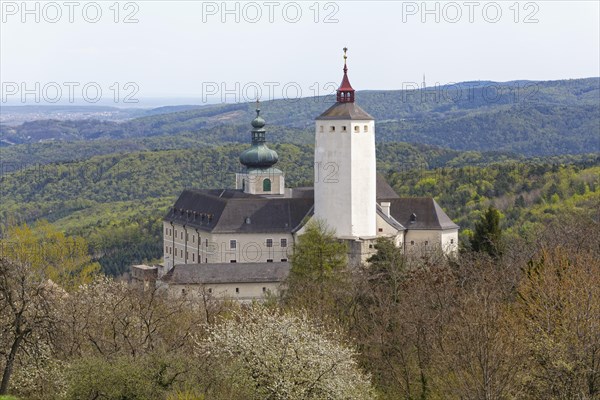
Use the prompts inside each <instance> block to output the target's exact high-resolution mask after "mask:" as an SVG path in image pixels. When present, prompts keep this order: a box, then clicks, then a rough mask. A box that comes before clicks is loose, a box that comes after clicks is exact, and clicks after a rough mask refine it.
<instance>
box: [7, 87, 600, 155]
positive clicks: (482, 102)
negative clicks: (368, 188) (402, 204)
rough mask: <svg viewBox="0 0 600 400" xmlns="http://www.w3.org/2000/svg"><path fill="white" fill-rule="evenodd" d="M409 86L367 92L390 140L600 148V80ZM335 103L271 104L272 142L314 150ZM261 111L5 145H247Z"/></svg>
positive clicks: (143, 120)
mask: <svg viewBox="0 0 600 400" xmlns="http://www.w3.org/2000/svg"><path fill="white" fill-rule="evenodd" d="M334 86H335V85H334ZM405 86H407V87H405V88H404V90H388V91H381V90H380V91H359V92H357V101H358V103H359V104H360V106H361V107H362V108H364V109H365V110H366V111H367V112H369V113H370V114H371V115H373V117H374V118H375V119H376V120H377V131H378V135H377V140H378V141H380V142H410V143H423V144H431V145H437V146H442V147H447V148H451V149H454V150H463V151H471V150H473V151H483V152H484V151H506V152H513V153H519V154H523V155H527V156H547V155H559V154H579V153H587V152H589V151H590V150H589V149H590V148H597V147H598V145H599V144H600V143H599V141H598V140H599V139H598V136H597V135H596V134H595V133H596V132H598V129H600V126H599V125H598V121H600V108H599V107H598V96H599V95H600V79H599V78H588V79H571V80H560V81H514V82H503V83H498V82H488V81H478V82H462V83H457V84H453V85H433V86H431V87H427V88H424V89H417V88H416V86H415V87H414V88H413V86H414V85H405ZM334 101H335V100H334V96H331V95H324V96H313V97H305V98H291V99H277V100H270V101H265V102H263V103H261V108H262V110H263V115H264V117H265V118H266V121H267V123H268V124H269V132H270V135H272V136H270V138H271V139H270V140H271V141H273V142H277V143H294V144H305V145H306V144H310V143H312V140H313V136H312V134H313V129H314V128H313V123H314V122H313V121H314V118H315V117H316V116H318V115H319V114H320V113H322V112H323V111H324V110H326V109H327V108H328V107H329V106H331V105H333V103H334ZM254 107H255V104H254V103H252V102H249V103H236V104H219V105H212V106H202V107H200V106H198V107H196V108H190V106H182V107H162V108H158V109H154V110H147V111H146V114H147V115H145V116H140V117H137V118H133V119H130V120H127V121H123V122H115V121H98V120H80V121H60V120H52V119H49V120H39V121H31V122H25V123H23V124H21V125H18V126H8V125H0V143H5V144H6V143H16V144H34V143H39V142H44V141H46V142H47V141H94V142H96V141H101V140H129V141H133V142H136V139H140V138H154V137H160V136H162V137H165V139H167V140H168V137H169V136H175V135H180V134H189V135H197V136H198V139H199V140H203V141H204V142H205V143H223V142H242V143H243V142H246V141H247V138H248V124H249V121H251V120H252V118H253V113H254V112H253V110H254ZM99 145H100V146H103V145H104V144H102V143H100V144H99ZM9 147H11V146H9Z"/></svg>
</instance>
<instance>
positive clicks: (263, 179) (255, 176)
mask: <svg viewBox="0 0 600 400" xmlns="http://www.w3.org/2000/svg"><path fill="white" fill-rule="evenodd" d="M265 125H266V122H265V120H264V119H263V117H261V116H260V108H258V100H257V101H256V118H254V119H253V120H252V146H251V147H250V148H249V149H247V150H245V151H244V152H242V154H240V163H242V165H244V167H245V169H246V170H245V172H242V173H237V174H235V186H236V189H242V190H243V191H244V192H245V193H250V194H259V195H267V196H268V195H275V196H278V195H283V194H284V190H285V176H284V174H283V172H282V171H281V170H279V169H277V168H273V166H274V165H275V164H277V161H278V159H279V158H278V156H277V152H276V151H275V150H271V149H269V148H268V147H267V144H266V141H267V140H266V138H265V133H266V130H265Z"/></svg>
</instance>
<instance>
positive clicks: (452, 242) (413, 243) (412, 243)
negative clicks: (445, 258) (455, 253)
mask: <svg viewBox="0 0 600 400" xmlns="http://www.w3.org/2000/svg"><path fill="white" fill-rule="evenodd" d="M423 243H424V244H425V246H427V245H428V244H429V240H426V241H425V242H423ZM450 244H454V239H450ZM410 245H411V246H414V245H415V241H414V240H411V241H410Z"/></svg>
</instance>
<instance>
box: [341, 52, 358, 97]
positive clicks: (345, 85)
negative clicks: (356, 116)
mask: <svg viewBox="0 0 600 400" xmlns="http://www.w3.org/2000/svg"><path fill="white" fill-rule="evenodd" d="M347 51H348V48H347V47H344V77H343V78H342V84H341V85H340V87H339V88H338V90H337V102H338V103H354V89H353V88H352V85H351V84H350V80H349V79H348V66H347V65H346V59H347V58H348V56H346V52H347Z"/></svg>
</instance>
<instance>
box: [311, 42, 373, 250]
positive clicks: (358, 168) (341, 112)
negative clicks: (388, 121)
mask: <svg viewBox="0 0 600 400" xmlns="http://www.w3.org/2000/svg"><path fill="white" fill-rule="evenodd" d="M347 50H348V49H347V48H344V76H343V78H342V84H341V85H340V87H339V89H338V90H337V98H336V103H335V104H334V105H333V106H331V107H330V108H329V109H328V110H327V111H325V112H324V113H323V114H321V115H320V116H319V117H317V119H316V124H315V128H316V134H315V217H316V218H318V219H322V220H324V221H325V222H326V223H327V225H328V226H329V227H330V228H333V229H335V231H336V236H337V237H338V238H343V239H358V238H365V239H366V238H373V237H375V236H376V235H377V232H376V231H377V228H376V212H377V211H376V210H377V208H376V207H377V205H376V163H375V121H374V119H373V117H372V116H370V115H369V114H368V113H366V112H365V111H364V110H363V109H361V108H360V107H359V106H358V105H356V103H355V102H354V89H353V88H352V85H350V80H349V79H348V67H347V65H346V59H347V56H346V52H347Z"/></svg>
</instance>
